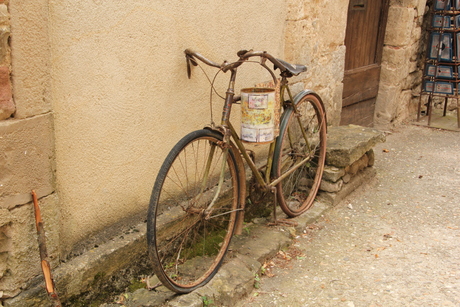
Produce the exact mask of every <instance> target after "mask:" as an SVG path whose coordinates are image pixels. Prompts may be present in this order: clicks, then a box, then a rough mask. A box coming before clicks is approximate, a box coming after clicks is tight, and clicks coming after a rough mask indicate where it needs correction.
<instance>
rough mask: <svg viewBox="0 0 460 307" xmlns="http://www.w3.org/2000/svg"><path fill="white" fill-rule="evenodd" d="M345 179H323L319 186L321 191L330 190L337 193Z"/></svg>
mask: <svg viewBox="0 0 460 307" xmlns="http://www.w3.org/2000/svg"><path fill="white" fill-rule="evenodd" d="M342 185H343V181H342V180H339V181H337V182H330V181H326V180H323V181H321V184H320V186H319V189H320V190H321V191H325V192H329V193H336V192H338V191H340V189H342Z"/></svg>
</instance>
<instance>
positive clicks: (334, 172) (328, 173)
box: [323, 165, 345, 182]
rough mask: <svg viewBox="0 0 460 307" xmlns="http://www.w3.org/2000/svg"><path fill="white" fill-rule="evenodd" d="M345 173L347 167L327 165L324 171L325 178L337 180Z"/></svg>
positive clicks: (331, 180)
mask: <svg viewBox="0 0 460 307" xmlns="http://www.w3.org/2000/svg"><path fill="white" fill-rule="evenodd" d="M344 175H345V169H343V168H338V167H334V166H329V165H326V166H325V167H324V171H323V180H327V181H330V182H337V181H339V179H340V178H342V177H343V176H344Z"/></svg>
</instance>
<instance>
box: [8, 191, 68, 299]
mask: <svg viewBox="0 0 460 307" xmlns="http://www.w3.org/2000/svg"><path fill="white" fill-rule="evenodd" d="M39 205H40V209H41V210H40V211H41V216H42V220H43V224H44V230H45V234H46V245H47V254H48V257H49V259H48V260H49V261H50V262H51V266H52V267H56V266H57V265H58V263H59V258H58V255H59V228H60V225H59V221H60V219H59V207H58V205H57V196H56V195H55V194H53V195H50V196H48V197H45V198H42V199H40V200H39ZM0 222H1V223H0V225H1V226H0V289H2V291H3V294H2V295H0V297H2V296H3V298H7V297H13V296H15V295H16V294H17V293H18V292H19V291H20V290H22V289H25V288H27V287H28V284H29V282H30V280H31V279H32V278H34V277H35V276H38V275H40V276H41V268H40V253H39V250H38V241H37V233H36V228H35V214H34V209H33V206H32V204H31V203H29V204H26V205H23V206H18V207H16V208H14V209H12V210H8V209H0ZM4 222H8V223H4Z"/></svg>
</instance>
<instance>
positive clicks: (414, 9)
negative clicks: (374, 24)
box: [374, 0, 427, 129]
mask: <svg viewBox="0 0 460 307" xmlns="http://www.w3.org/2000/svg"><path fill="white" fill-rule="evenodd" d="M426 2H427V1H426V0H391V1H390V9H389V12H388V23H387V31H386V35H385V42H384V43H385V47H384V49H383V58H382V71H381V75H380V88H379V94H378V97H377V102H376V109H375V116H374V126H375V127H377V128H381V129H387V128H389V127H391V126H393V125H394V124H397V123H400V122H402V121H404V120H406V119H408V118H414V117H415V116H416V115H417V111H416V108H417V104H418V98H415V97H416V96H417V95H418V94H419V93H420V87H419V85H420V83H421V77H422V69H423V65H422V63H421V58H423V55H424V48H425V47H424V45H423V39H422V35H423V31H422V25H423V17H424V15H425V13H426V11H427V9H426Z"/></svg>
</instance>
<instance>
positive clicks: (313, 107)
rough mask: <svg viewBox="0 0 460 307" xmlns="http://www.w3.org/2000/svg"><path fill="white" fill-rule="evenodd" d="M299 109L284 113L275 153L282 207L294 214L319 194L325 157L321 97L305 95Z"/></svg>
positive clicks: (324, 122)
mask: <svg viewBox="0 0 460 307" xmlns="http://www.w3.org/2000/svg"><path fill="white" fill-rule="evenodd" d="M296 109H297V113H296V112H295V111H294V109H293V108H288V109H287V110H285V112H284V113H283V119H282V121H281V126H280V135H279V137H278V139H277V143H276V149H275V153H274V178H280V177H281V178H283V179H282V180H281V181H280V182H279V184H278V185H277V186H276V189H277V195H278V200H279V204H280V207H281V209H282V210H283V211H284V212H285V213H286V214H287V215H288V216H289V217H295V216H298V215H300V214H302V213H303V212H305V211H306V210H308V209H309V208H310V207H311V206H312V204H313V201H314V199H315V197H316V194H317V192H318V189H319V186H320V184H321V178H322V174H323V170H324V163H325V159H326V137H327V135H326V115H325V112H324V108H323V106H322V103H321V101H320V98H319V97H318V96H317V95H315V94H306V95H304V96H303V97H302V98H301V99H300V100H299V101H298V102H297V104H296Z"/></svg>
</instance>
